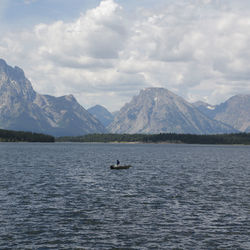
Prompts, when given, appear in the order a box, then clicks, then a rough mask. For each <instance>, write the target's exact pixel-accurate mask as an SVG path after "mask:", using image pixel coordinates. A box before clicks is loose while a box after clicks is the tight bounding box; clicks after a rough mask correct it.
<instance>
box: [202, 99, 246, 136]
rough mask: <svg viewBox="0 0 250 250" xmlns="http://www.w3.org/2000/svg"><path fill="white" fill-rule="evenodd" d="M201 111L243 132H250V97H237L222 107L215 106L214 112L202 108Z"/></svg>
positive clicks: (222, 104)
mask: <svg viewBox="0 0 250 250" xmlns="http://www.w3.org/2000/svg"><path fill="white" fill-rule="evenodd" d="M199 110H200V111H201V112H204V113H205V114H207V115H208V116H209V117H210V118H212V119H215V120H217V121H220V122H223V123H226V124H229V125H230V126H232V127H234V128H235V129H237V130H240V131H242V132H250V95H235V96H233V97H231V98H229V99H228V100H227V101H225V102H224V103H221V104H220V105H217V106H213V110H208V109H207V108H201V106H199Z"/></svg>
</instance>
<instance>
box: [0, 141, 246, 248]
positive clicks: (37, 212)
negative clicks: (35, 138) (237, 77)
mask: <svg viewBox="0 0 250 250" xmlns="http://www.w3.org/2000/svg"><path fill="white" fill-rule="evenodd" d="M117 159H119V160H120V162H121V164H122V163H125V164H131V165H133V167H132V168H130V169H128V170H111V169H110V168H109V166H110V165H111V164H114V163H115V162H116V160H117ZM0 173H1V174H0V249H250V147H248V146H199V145H174V144H173V145H171V144H169V145H168V144H157V145H154V144H133V145H131V144H80V143H74V144H73V143H55V144H40V143H37V144H35V143H34V144H32V143H31V144H28V143H0Z"/></svg>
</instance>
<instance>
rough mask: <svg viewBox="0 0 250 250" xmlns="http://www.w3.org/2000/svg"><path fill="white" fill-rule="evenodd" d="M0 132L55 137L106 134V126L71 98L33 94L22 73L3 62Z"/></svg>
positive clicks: (0, 66)
mask: <svg viewBox="0 0 250 250" xmlns="http://www.w3.org/2000/svg"><path fill="white" fill-rule="evenodd" d="M0 128H3V129H11V130H23V131H32V132H38V133H47V134H51V135H54V136H64V135H68V136H69V135H71V136H74V135H83V134H86V133H103V132H105V131H106V130H105V128H104V126H103V125H102V124H101V123H100V122H99V121H98V120H97V119H96V118H94V117H93V116H92V115H91V114H89V113H88V112H87V111H86V110H85V109H84V108H83V107H82V106H81V105H80V104H79V103H78V102H77V101H76V99H75V98H74V97H73V96H72V95H69V96H62V97H53V96H49V95H40V94H38V93H36V92H35V91H34V89H33V88H32V85H31V83H30V81H29V80H28V79H27V78H26V77H25V75H24V72H23V70H22V69H20V68H18V67H14V68H12V67H10V66H9V65H7V64H6V62H5V61H4V60H2V59H0Z"/></svg>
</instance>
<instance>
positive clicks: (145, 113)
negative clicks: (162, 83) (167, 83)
mask: <svg viewBox="0 0 250 250" xmlns="http://www.w3.org/2000/svg"><path fill="white" fill-rule="evenodd" d="M108 130H109V131H111V132H113V133H155V134H157V133H189V134H218V133H232V132H236V130H235V129H233V128H232V127H230V126H229V125H226V124H223V123H222V122H219V121H216V120H213V119H211V118H209V117H207V116H206V115H204V114H203V113H202V112H200V111H199V110H198V109H197V108H196V107H194V106H193V105H192V104H190V103H189V102H187V101H185V100H184V99H183V98H182V97H180V96H177V95H175V94H174V93H172V92H171V91H169V90H167V89H164V88H147V89H144V90H141V91H140V93H139V95H138V96H135V97H133V99H132V101H131V102H130V103H128V104H126V105H125V106H124V107H123V108H122V109H121V110H120V112H119V113H118V115H116V117H115V118H114V121H113V122H112V123H111V124H110V125H109V126H108Z"/></svg>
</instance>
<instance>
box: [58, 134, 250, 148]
mask: <svg viewBox="0 0 250 250" xmlns="http://www.w3.org/2000/svg"><path fill="white" fill-rule="evenodd" d="M56 141H59V142H141V143H187V144H244V145H250V133H237V134H214V135H197V134H175V133H160V134H87V135H83V136H74V137H70V136H68V137H59V138H57V139H56Z"/></svg>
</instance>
